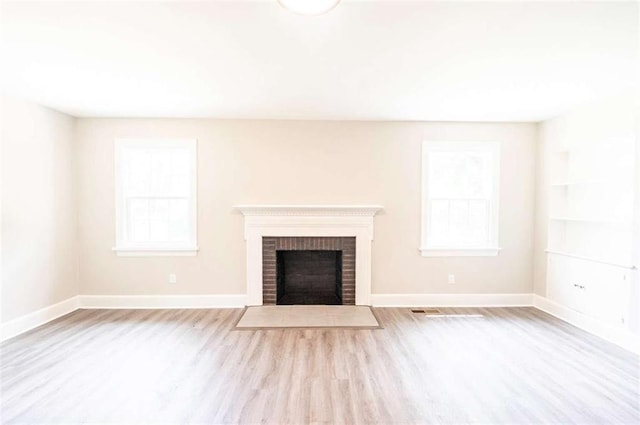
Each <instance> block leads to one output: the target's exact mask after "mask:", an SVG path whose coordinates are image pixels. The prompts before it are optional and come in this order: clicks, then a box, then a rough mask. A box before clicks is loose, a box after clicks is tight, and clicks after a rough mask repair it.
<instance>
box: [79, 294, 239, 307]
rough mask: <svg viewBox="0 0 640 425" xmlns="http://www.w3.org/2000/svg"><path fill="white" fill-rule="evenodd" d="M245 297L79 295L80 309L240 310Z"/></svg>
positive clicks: (234, 295) (236, 295)
mask: <svg viewBox="0 0 640 425" xmlns="http://www.w3.org/2000/svg"><path fill="white" fill-rule="evenodd" d="M246 299H247V297H246V295H244V294H232V295H80V308H86V309H94V308H113V309H122V308H138V309H153V308H159V309H162V308H168V309H173V308H241V307H244V306H246V305H247V303H246Z"/></svg>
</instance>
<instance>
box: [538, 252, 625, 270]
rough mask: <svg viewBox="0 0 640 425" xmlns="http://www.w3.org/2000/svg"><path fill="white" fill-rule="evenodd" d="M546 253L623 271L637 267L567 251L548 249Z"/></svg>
mask: <svg viewBox="0 0 640 425" xmlns="http://www.w3.org/2000/svg"><path fill="white" fill-rule="evenodd" d="M545 252H546V253H548V254H553V255H560V256H562V257H570V258H577V259H579V260H585V261H591V262H592V263H600V264H606V265H609V266H614V267H621V268H623V269H630V270H634V269H636V266H634V265H633V264H625V263H619V262H614V261H608V260H603V259H600V258H594V257H587V256H584V255H578V254H574V253H571V252H566V251H556V250H553V249H546V250H545Z"/></svg>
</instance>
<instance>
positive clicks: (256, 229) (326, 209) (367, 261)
mask: <svg viewBox="0 0 640 425" xmlns="http://www.w3.org/2000/svg"><path fill="white" fill-rule="evenodd" d="M234 208H235V209H237V210H239V211H240V212H242V213H243V214H244V215H245V217H244V238H245V240H246V241H247V242H246V245H247V264H246V267H247V304H248V305H262V238H263V237H264V236H272V237H355V238H356V294H355V295H356V305H370V304H371V241H372V240H373V216H374V215H375V214H376V213H377V212H378V211H380V210H381V209H382V207H381V206H379V205H307V206H304V205H237V206H235V207H234Z"/></svg>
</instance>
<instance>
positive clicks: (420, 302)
mask: <svg viewBox="0 0 640 425" xmlns="http://www.w3.org/2000/svg"><path fill="white" fill-rule="evenodd" d="M371 304H372V305H373V306H374V307H531V306H532V305H533V294H371Z"/></svg>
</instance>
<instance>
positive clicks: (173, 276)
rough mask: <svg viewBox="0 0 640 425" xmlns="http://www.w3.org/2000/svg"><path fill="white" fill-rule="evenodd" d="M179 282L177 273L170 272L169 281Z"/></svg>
mask: <svg viewBox="0 0 640 425" xmlns="http://www.w3.org/2000/svg"><path fill="white" fill-rule="evenodd" d="M176 282H178V280H177V279H176V274H175V273H170V274H169V283H176Z"/></svg>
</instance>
